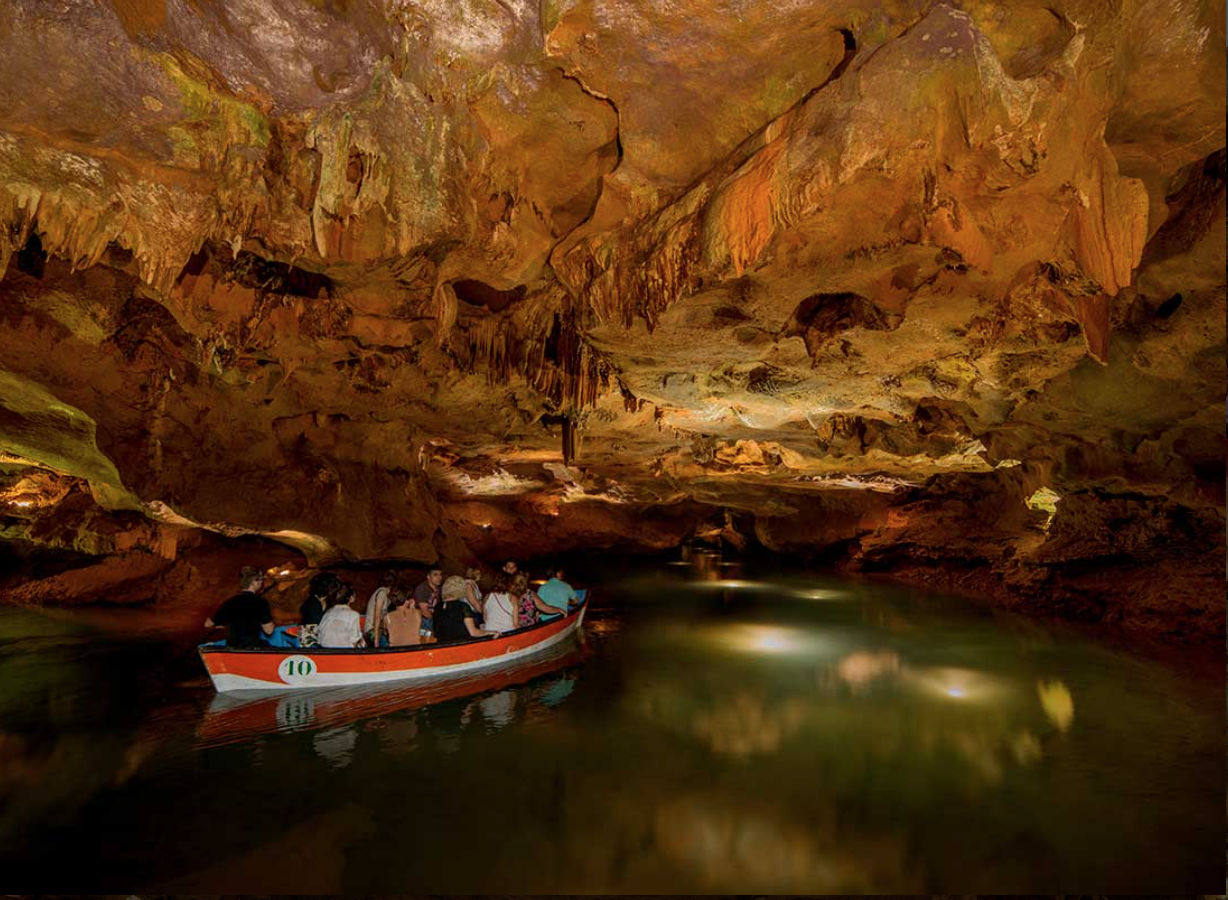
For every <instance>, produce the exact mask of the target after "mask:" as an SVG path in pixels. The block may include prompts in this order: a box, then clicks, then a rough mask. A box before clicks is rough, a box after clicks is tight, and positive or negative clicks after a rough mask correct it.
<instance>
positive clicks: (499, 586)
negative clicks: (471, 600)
mask: <svg viewBox="0 0 1228 900" xmlns="http://www.w3.org/2000/svg"><path fill="white" fill-rule="evenodd" d="M512 577H513V576H511V575H509V574H507V572H496V573H495V584H494V587H492V588H491V593H494V594H506V593H508V592H509V591H510V590H511V589H512Z"/></svg>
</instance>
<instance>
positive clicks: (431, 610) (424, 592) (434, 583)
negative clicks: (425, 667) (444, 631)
mask: <svg viewBox="0 0 1228 900" xmlns="http://www.w3.org/2000/svg"><path fill="white" fill-rule="evenodd" d="M441 584H443V569H431V570H429V571H428V572H427V573H426V581H424V582H422V584H420V585H418V586H417V587H416V588H415V589H414V603H416V604H418V612H420V613H422V633H423V636H424V637H429V636H430V634H431V631H432V630H433V629H434V626H433V625H432V624H431V619H432V618H434V616H435V607H436V606H437V605H438V603H439V586H440V585H441Z"/></svg>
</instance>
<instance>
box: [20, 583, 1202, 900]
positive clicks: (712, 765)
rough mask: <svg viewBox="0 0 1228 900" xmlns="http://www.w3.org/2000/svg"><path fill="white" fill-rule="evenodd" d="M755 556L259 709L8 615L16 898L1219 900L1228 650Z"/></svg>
mask: <svg viewBox="0 0 1228 900" xmlns="http://www.w3.org/2000/svg"><path fill="white" fill-rule="evenodd" d="M708 562H709V563H711V562H712V561H711V560H709V561H708ZM736 571H738V570H737V569H736V568H733V567H726V568H725V569H720V568H717V567H715V566H714V565H712V564H709V565H708V566H707V567H706V569H705V572H704V573H702V577H706V578H709V579H711V578H712V577H714V575H715V576H719V577H721V578H727V579H730V580H729V581H727V582H723V581H719V580H718V581H711V580H708V581H696V580H694V579H696V578H697V577H700V573H696V571H695V570H693V569H689V568H687V567H683V566H665V565H662V566H659V567H656V568H649V569H641V570H640V571H639V572H638V573H624V575H623V576H622V580H621V581H612V580H610V581H606V582H605V583H603V584H602V585H601V586H600V593H599V595H598V603H599V605H598V606H596V607H595V608H593V609H591V610H590V613H589V618H588V619H587V620H586V622H585V634H584V637H583V641H582V644H578V645H576V646H572V647H565V648H562V649H561V650H560V651H559V652H558V653H557V654H556V655H554V656H553V657H551V658H549V659H547V660H544V661H540V662H537V663H535V664H533V665H532V666H531V667H530V668H528V669H521V670H517V671H513V672H505V673H495V675H493V676H491V677H490V678H489V679H483V680H482V681H480V682H476V681H475V682H471V683H469V684H467V685H464V686H463V687H461V688H456V687H454V686H445V687H439V686H426V687H422V686H416V687H412V688H402V689H399V690H394V691H392V692H384V693H382V694H371V693H363V692H350V693H342V694H335V693H334V694H330V693H328V692H317V693H314V694H309V695H304V696H297V695H296V696H293V697H285V696H283V697H281V698H280V699H277V698H275V699H273V700H269V701H267V702H256V703H246V704H244V703H240V702H236V701H234V700H232V699H228V698H217V697H215V695H214V694H213V691H212V689H211V688H210V687H209V686H208V683H207V681H206V680H205V679H204V678H203V677H202V675H201V672H200V669H199V666H198V664H197V662H196V661H195V659H194V658H193V657H192V655H191V652H190V647H189V646H188V645H186V644H185V643H184V639H183V638H181V637H175V636H174V635H172V634H169V633H166V632H157V631H153V632H144V633H142V632H140V631H139V630H137V624H136V623H137V622H138V621H140V619H141V616H140V614H137V615H135V616H133V615H129V614H125V615H117V616H110V617H107V618H106V619H105V620H102V621H99V620H98V617H96V616H89V615H72V616H70V615H66V614H62V613H60V614H50V613H36V612H30V611H18V610H0V867H2V870H3V871H4V872H5V873H6V876H7V877H6V883H7V884H9V885H10V887H9V888H8V889H9V890H27V891H35V890H37V891H39V892H46V891H48V890H54V891H59V892H72V891H83V892H89V893H98V892H126V891H137V890H159V891H185V892H187V891H198V892H219V893H221V892H244V893H247V892H252V893H264V892H301V893H332V892H340V891H346V892H405V891H424V892H442V893H507V892H512V893H534V892H540V893H550V892H568V893H581V892H620V893H640V892H643V893H658V892H660V893H676V892H718V893H741V894H764V893H815V894H824V893H859V892H873V893H969V894H975V893H1030V894H1042V893H1052V892H1060V893H1075V894H1102V893H1103V894H1108V893H1118V894H1127V893H1128V894H1168V893H1219V886H1220V885H1222V883H1223V881H1222V879H1223V872H1224V870H1223V866H1222V861H1223V853H1224V797H1225V784H1224V756H1225V746H1224V734H1225V723H1224V692H1223V666H1222V664H1221V665H1219V666H1208V665H1205V664H1204V665H1187V664H1175V663H1172V662H1170V661H1156V660H1154V659H1147V658H1144V657H1142V656H1140V655H1138V654H1136V653H1132V652H1129V651H1125V650H1122V649H1117V648H1114V647H1111V646H1108V645H1106V644H1103V643H1100V642H1096V641H1090V640H1088V639H1086V638H1083V637H1080V636H1077V635H1073V634H1070V633H1064V632H1057V631H1054V630H1053V629H1051V628H1049V627H1045V626H1040V625H1037V624H1035V623H1029V622H1025V621H1021V620H1018V619H1015V618H1012V617H1008V616H1003V615H993V614H990V613H986V612H983V611H978V610H975V609H972V608H970V607H968V606H966V605H964V604H960V603H957V602H954V601H946V600H942V599H940V598H935V597H932V596H927V595H920V594H914V593H911V592H908V591H904V590H900V589H898V588H888V587H883V586H879V585H873V584H863V583H856V582H847V581H841V580H836V579H830V578H816V577H813V576H809V577H803V576H799V575H794V576H782V575H772V576H771V577H770V578H769V577H764V578H762V579H760V580H753V579H752V578H751V576H749V575H738V576H736V577H735V576H734V575H732V573H733V572H736ZM466 691H468V692H470V693H468V694H464V692H466ZM69 861H70V862H71V865H69V864H68V862H69Z"/></svg>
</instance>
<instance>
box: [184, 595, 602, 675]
mask: <svg viewBox="0 0 1228 900" xmlns="http://www.w3.org/2000/svg"><path fill="white" fill-rule="evenodd" d="M587 609H588V604H587V603H584V604H582V605H581V606H580V607H579V608H578V609H576V610H574V611H572V612H571V613H569V614H568V615H566V616H563V617H562V618H560V619H556V620H554V621H551V622H545V623H543V624H540V625H535V626H533V627H531V628H525V629H521V630H519V631H513V632H509V633H508V634H505V635H502V636H500V637H497V638H479V639H476V640H472V641H463V642H460V643H452V644H425V645H422V646H417V647H406V648H404V649H382V650H369V649H365V650H325V649H321V648H316V647H311V648H287V649H281V648H273V647H268V648H264V647H262V648H259V649H251V650H240V649H234V648H228V647H219V646H215V645H209V644H206V645H204V646H202V647H200V648H199V651H200V657H201V661H202V662H203V663H204V665H205V669H206V670H207V671H208V672H209V677H210V678H211V679H212V680H213V686H214V688H216V689H217V691H218V692H219V693H227V692H231V691H250V690H258V691H280V690H285V691H293V690H298V689H303V688H320V687H334V686H342V685H361V684H382V683H386V682H394V681H408V680H413V679H421V678H447V677H451V676H459V675H465V674H468V673H470V672H475V671H480V670H482V669H486V668H491V667H498V666H506V665H508V664H509V663H511V662H514V661H516V660H519V659H524V658H527V657H530V656H533V655H535V654H537V653H541V652H542V651H543V650H548V649H549V648H551V647H554V646H555V645H557V644H559V643H560V642H562V641H565V640H566V639H567V638H569V637H570V636H571V635H573V634H575V633H576V631H578V630H579V628H580V625H581V624H582V623H583V621H584V614H585V612H586V611H587Z"/></svg>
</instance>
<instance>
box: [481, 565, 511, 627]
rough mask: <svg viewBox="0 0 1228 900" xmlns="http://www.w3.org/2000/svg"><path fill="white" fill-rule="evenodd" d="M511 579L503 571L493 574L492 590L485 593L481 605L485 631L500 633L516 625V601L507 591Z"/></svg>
mask: <svg viewBox="0 0 1228 900" xmlns="http://www.w3.org/2000/svg"><path fill="white" fill-rule="evenodd" d="M511 581H512V577H511V576H510V575H508V574H506V573H504V572H500V573H499V574H498V575H496V576H495V587H494V590H492V591H491V592H490V593H489V594H487V595H486V603H485V604H484V605H483V606H482V615H483V618H484V619H485V621H486V625H485V628H486V630H487V631H494V632H497V633H499V634H502V633H503V632H505V631H512V630H513V629H514V628H515V627H516V601H515V600H513V599H512V596H511V594H510V593H508V590H509V588H510V587H511Z"/></svg>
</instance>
